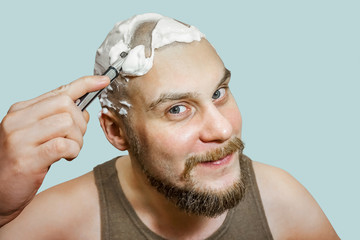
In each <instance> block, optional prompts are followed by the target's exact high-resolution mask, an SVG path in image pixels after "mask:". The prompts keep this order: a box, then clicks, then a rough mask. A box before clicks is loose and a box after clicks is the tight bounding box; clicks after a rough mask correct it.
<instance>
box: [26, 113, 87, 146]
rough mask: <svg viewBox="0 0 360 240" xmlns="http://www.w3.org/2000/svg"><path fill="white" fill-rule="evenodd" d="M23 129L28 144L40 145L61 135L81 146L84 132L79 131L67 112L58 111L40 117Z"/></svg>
mask: <svg viewBox="0 0 360 240" xmlns="http://www.w3.org/2000/svg"><path fill="white" fill-rule="evenodd" d="M25 131H26V139H29V140H28V142H29V144H33V145H35V146H38V145H41V144H43V143H45V142H47V141H50V140H51V139H54V138H58V137H63V138H68V139H72V140H74V141H75V142H77V143H78V145H79V146H80V147H82V144H83V136H84V133H85V132H82V131H81V129H80V128H79V126H77V125H76V123H75V121H74V119H73V118H72V117H71V115H70V114H68V113H60V114H57V115H53V116H50V117H48V118H45V119H42V120H41V121H39V122H37V123H35V124H34V125H33V126H31V127H29V128H27V129H26V130H23V132H25ZM24 134H25V133H24Z"/></svg>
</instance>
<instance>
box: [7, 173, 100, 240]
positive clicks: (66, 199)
mask: <svg viewBox="0 0 360 240" xmlns="http://www.w3.org/2000/svg"><path fill="white" fill-rule="evenodd" d="M18 229H21V231H18ZM2 231H3V232H4V234H5V235H6V236H9V238H8V239H100V211H99V202H98V194H97V189H96V185H95V181H94V174H93V172H89V173H87V174H85V175H83V176H80V177H78V178H75V179H73V180H70V181H68V182H65V183H62V184H59V185H57V186H54V187H52V188H50V189H47V190H46V191H44V192H41V193H39V194H38V195H36V197H35V198H34V199H33V200H32V201H31V203H30V204H29V205H28V206H27V207H26V208H25V209H24V210H23V212H22V213H21V214H20V215H19V216H18V217H17V218H16V219H15V220H13V221H12V222H10V223H9V224H7V225H5V226H4V229H2ZM14 236H16V237H15V238H14ZM4 239H7V238H5V237H4Z"/></svg>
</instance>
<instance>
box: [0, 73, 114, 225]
mask: <svg viewBox="0 0 360 240" xmlns="http://www.w3.org/2000/svg"><path fill="white" fill-rule="evenodd" d="M108 84H109V79H108V78H107V77H103V76H91V77H83V78H80V79H78V80H76V81H74V82H72V83H70V84H68V85H65V86H62V87H60V88H58V89H55V90H53V91H51V92H49V93H46V94H43V95H41V96H39V97H37V98H34V99H31V100H28V101H24V102H19V103H16V104H14V105H13V106H11V108H10V110H9V111H8V114H7V115H6V116H5V117H4V119H3V120H2V122H1V124H0V183H1V184H0V196H1V198H0V226H3V225H4V224H6V223H8V222H10V221H11V220H13V219H14V218H16V217H17V216H18V215H19V214H20V213H21V211H22V210H23V209H24V208H25V206H26V205H28V204H29V203H30V202H31V201H32V199H33V198H34V196H35V194H36V192H37V190H38V189H39V187H40V186H41V184H42V182H43V180H44V177H45V175H46V174H47V172H48V169H49V168H50V166H51V164H53V163H54V162H56V161H58V160H60V159H61V158H65V159H67V160H72V159H74V158H75V157H76V156H77V155H78V154H79V151H80V149H81V147H82V140H83V135H84V134H85V131H86V125H87V122H88V119H89V115H88V113H87V112H81V111H80V110H79V109H78V107H77V106H76V105H75V104H74V101H75V100H76V99H78V98H79V97H81V96H82V95H84V94H85V93H87V92H91V91H95V90H98V89H101V88H104V87H105V86H107V85H108Z"/></svg>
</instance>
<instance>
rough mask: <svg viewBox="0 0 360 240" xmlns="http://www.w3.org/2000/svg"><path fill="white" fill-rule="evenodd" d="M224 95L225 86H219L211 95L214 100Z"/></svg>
mask: <svg viewBox="0 0 360 240" xmlns="http://www.w3.org/2000/svg"><path fill="white" fill-rule="evenodd" d="M224 95H225V88H219V89H218V90H216V91H215V92H214V94H213V95H212V99H214V100H216V99H219V98H222V97H223V96H224Z"/></svg>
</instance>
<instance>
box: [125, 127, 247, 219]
mask: <svg viewBox="0 0 360 240" xmlns="http://www.w3.org/2000/svg"><path fill="white" fill-rule="evenodd" d="M129 130H130V129H129ZM127 135H128V137H129V140H130V141H129V143H131V144H130V148H129V151H130V152H131V153H132V154H133V155H134V157H135V159H136V161H137V163H138V164H139V166H140V167H141V170H142V172H143V173H144V174H145V176H146V178H147V180H148V182H149V183H150V185H151V186H153V187H154V188H155V189H156V190H157V191H158V192H159V193H161V194H163V195H164V196H165V197H166V198H167V199H168V200H169V201H171V202H172V203H173V204H174V205H175V206H176V207H177V208H178V209H180V210H181V211H183V212H185V213H187V214H189V215H196V216H205V217H212V218H214V217H217V216H219V215H221V214H222V213H224V212H225V211H227V210H229V209H231V208H234V207H235V206H237V204H238V203H239V202H240V201H241V199H242V198H243V196H244V194H245V186H244V184H243V181H242V176H241V173H240V170H239V174H238V176H237V178H236V179H235V180H234V183H233V184H232V185H231V186H229V187H227V188H225V189H222V190H213V189H211V188H202V189H199V188H196V187H195V185H196V181H195V180H193V179H192V178H191V171H192V170H193V168H195V167H196V165H197V164H200V163H203V162H211V161H217V160H219V159H221V158H224V157H226V156H228V155H230V154H234V156H236V155H238V156H239V158H241V157H242V151H243V149H244V144H243V142H242V141H241V140H240V139H239V138H237V137H234V138H232V139H230V140H229V141H228V143H227V144H226V145H225V146H223V147H221V148H217V149H214V150H212V151H210V152H207V153H205V154H198V155H193V156H191V157H189V158H188V159H186V161H185V169H184V171H183V173H182V174H181V178H182V179H183V180H184V181H185V183H186V185H185V186H184V187H179V186H177V185H175V184H174V183H171V182H170V181H169V180H167V179H165V178H164V177H161V176H159V175H157V174H155V173H154V172H153V171H151V170H150V169H149V168H148V167H147V164H146V163H147V162H151V161H152V159H150V157H148V153H149V151H148V149H149V145H150V144H146V143H142V142H141V141H140V138H139V137H138V136H136V135H135V133H134V131H131V130H130V131H127ZM236 153H237V154H236ZM152 162H154V161H152Z"/></svg>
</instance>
